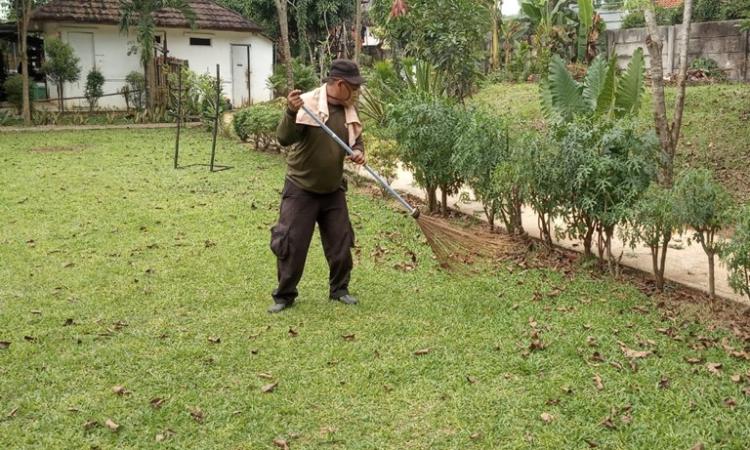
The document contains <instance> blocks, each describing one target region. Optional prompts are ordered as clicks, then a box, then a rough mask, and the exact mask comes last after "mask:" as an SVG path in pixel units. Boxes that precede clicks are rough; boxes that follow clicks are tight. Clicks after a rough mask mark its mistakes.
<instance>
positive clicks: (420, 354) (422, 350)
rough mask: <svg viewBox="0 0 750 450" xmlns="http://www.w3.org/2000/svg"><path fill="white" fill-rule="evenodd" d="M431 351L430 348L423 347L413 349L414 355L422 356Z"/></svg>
mask: <svg viewBox="0 0 750 450" xmlns="http://www.w3.org/2000/svg"><path fill="white" fill-rule="evenodd" d="M431 351H432V349H429V348H423V349H419V350H417V351H415V352H414V354H415V355H416V356H423V355H426V354H428V353H430V352H431Z"/></svg>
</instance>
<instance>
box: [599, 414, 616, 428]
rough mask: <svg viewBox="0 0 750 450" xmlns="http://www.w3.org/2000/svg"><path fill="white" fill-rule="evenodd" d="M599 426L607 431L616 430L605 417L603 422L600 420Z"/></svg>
mask: <svg viewBox="0 0 750 450" xmlns="http://www.w3.org/2000/svg"><path fill="white" fill-rule="evenodd" d="M601 425H602V426H603V427H604V428H606V429H608V430H614V429H616V428H617V426H616V425H615V423H614V422H613V421H612V417H610V416H607V417H605V418H604V420H602V422H601Z"/></svg>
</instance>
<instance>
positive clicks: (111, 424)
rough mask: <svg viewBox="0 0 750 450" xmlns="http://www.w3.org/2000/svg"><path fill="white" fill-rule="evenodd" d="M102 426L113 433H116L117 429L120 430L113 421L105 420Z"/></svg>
mask: <svg viewBox="0 0 750 450" xmlns="http://www.w3.org/2000/svg"><path fill="white" fill-rule="evenodd" d="M104 425H106V426H107V428H109V429H110V430H112V431H113V432H116V431H117V430H119V429H120V425H119V424H117V423H116V422H115V421H114V420H112V419H107V420H105V421H104Z"/></svg>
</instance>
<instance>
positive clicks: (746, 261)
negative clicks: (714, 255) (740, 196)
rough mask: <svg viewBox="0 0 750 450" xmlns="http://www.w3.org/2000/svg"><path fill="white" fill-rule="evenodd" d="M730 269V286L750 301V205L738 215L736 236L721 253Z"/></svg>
mask: <svg viewBox="0 0 750 450" xmlns="http://www.w3.org/2000/svg"><path fill="white" fill-rule="evenodd" d="M721 258H722V259H723V260H724V262H725V263H726V265H727V268H728V269H729V285H730V286H731V287H732V289H734V291H735V292H737V293H740V294H744V295H746V296H747V298H748V299H750V204H748V205H745V207H744V208H742V209H741V210H740V211H738V213H737V220H736V226H735V231H734V236H732V240H731V241H729V242H728V243H727V244H726V245H725V246H724V247H723V248H722V251H721Z"/></svg>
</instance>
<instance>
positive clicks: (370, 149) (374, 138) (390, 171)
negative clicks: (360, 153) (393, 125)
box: [364, 130, 398, 197]
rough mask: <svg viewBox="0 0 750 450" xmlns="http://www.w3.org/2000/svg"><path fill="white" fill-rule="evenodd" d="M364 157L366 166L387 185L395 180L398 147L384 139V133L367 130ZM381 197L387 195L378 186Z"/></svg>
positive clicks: (391, 140)
mask: <svg viewBox="0 0 750 450" xmlns="http://www.w3.org/2000/svg"><path fill="white" fill-rule="evenodd" d="M364 142H365V155H366V156H367V164H369V165H370V167H372V168H373V169H375V171H377V172H378V174H380V176H381V177H382V178H383V179H384V180H385V181H386V183H388V184H389V185H390V184H391V183H393V180H395V179H396V175H397V173H398V145H397V144H396V141H394V140H393V139H390V138H388V137H386V133H378V132H374V133H373V132H372V131H371V130H368V131H366V132H365V134H364ZM378 187H379V188H380V192H381V193H382V194H383V196H384V197H385V196H387V195H388V191H387V190H386V189H385V188H384V187H383V186H380V185H378Z"/></svg>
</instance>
